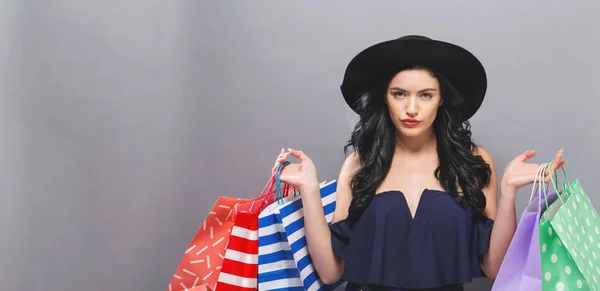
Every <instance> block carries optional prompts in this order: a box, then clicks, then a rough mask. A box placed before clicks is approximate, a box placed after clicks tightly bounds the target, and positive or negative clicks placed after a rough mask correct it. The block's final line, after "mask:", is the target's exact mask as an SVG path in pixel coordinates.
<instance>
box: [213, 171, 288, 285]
mask: <svg viewBox="0 0 600 291" xmlns="http://www.w3.org/2000/svg"><path fill="white" fill-rule="evenodd" d="M275 180H276V175H273V176H272V177H271V179H270V185H271V186H270V188H269V190H268V191H267V192H266V193H265V191H264V190H263V193H264V194H262V195H261V197H260V199H256V200H253V201H252V202H244V203H239V204H237V205H236V207H235V209H234V215H233V216H234V218H233V228H232V229H231V236H230V237H229V242H228V243H227V247H226V250H225V258H224V259H223V266H222V269H221V272H220V273H219V278H218V279H217V284H216V286H215V291H216V290H219V291H230V290H243V291H253V290H257V287H258V284H257V277H258V215H259V214H260V212H261V211H262V210H264V209H265V208H266V207H267V206H268V205H269V204H271V203H273V201H275V200H276V196H275V195H273V193H272V192H273V187H274V186H275V182H276V181H275ZM265 188H266V187H265ZM289 189H290V187H287V188H286V193H287V192H289V191H288V190H289Z"/></svg>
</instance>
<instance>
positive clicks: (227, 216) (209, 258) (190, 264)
mask: <svg viewBox="0 0 600 291" xmlns="http://www.w3.org/2000/svg"><path fill="white" fill-rule="evenodd" d="M274 183H275V177H271V179H270V180H269V182H268V183H267V185H266V186H265V188H264V189H263V192H262V193H261V195H260V196H259V197H256V198H254V199H250V200H249V199H240V198H233V197H219V198H218V199H217V202H216V203H215V204H214V206H213V208H212V210H211V211H210V213H209V215H208V216H207V218H206V220H205V221H204V223H202V225H201V226H200V229H199V230H198V231H197V232H196V235H195V236H194V238H193V239H192V241H191V242H190V244H189V246H188V248H187V249H186V251H185V253H184V255H183V258H182V259H181V261H180V263H179V266H178V267H177V269H176V271H175V274H174V275H173V278H171V282H169V285H168V286H167V290H168V291H182V290H196V289H194V288H208V289H209V291H211V290H215V284H216V283H217V280H218V278H219V275H220V273H221V268H222V264H223V259H224V258H225V249H226V246H227V245H228V242H229V239H230V235H231V232H232V228H233V223H234V216H235V214H236V212H235V211H234V209H236V207H237V206H238V205H240V204H243V205H244V206H242V207H241V208H239V210H241V211H242V212H243V211H247V210H249V209H251V208H254V207H255V205H256V207H261V206H262V205H264V204H266V203H269V201H273V199H274V198H273V197H272V195H271V193H272V189H273V185H274ZM265 189H268V191H265ZM238 212H239V211H238ZM200 290H201V289H200Z"/></svg>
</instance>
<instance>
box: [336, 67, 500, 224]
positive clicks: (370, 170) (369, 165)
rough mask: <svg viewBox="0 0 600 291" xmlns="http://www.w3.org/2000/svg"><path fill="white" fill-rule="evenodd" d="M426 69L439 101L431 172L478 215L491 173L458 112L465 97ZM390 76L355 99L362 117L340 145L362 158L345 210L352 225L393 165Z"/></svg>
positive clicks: (437, 75)
mask: <svg viewBox="0 0 600 291" xmlns="http://www.w3.org/2000/svg"><path fill="white" fill-rule="evenodd" d="M413 68H418V67H413ZM407 69H411V68H407ZM429 71H430V72H431V73H432V74H433V75H434V76H435V77H436V78H437V79H438V81H439V84H440V93H441V97H442V100H443V103H442V105H441V106H440V107H439V109H438V112H437V116H436V119H435V120H434V122H433V128H434V134H435V136H436V140H437V154H438V161H439V165H438V167H437V168H436V170H435V172H434V175H435V177H436V178H437V179H438V180H439V182H440V185H441V186H442V187H443V188H444V190H445V191H446V192H448V194H450V195H451V196H452V197H454V198H455V199H456V200H457V201H460V200H462V199H464V200H466V201H467V203H468V204H469V205H470V206H471V207H472V208H473V209H474V210H475V213H476V214H482V213H483V210H484V209H485V205H486V199H485V195H484V194H483V192H482V189H483V188H484V187H485V186H487V185H488V184H489V181H490V176H491V173H492V171H491V168H490V165H488V164H487V163H486V162H485V160H483V158H482V157H481V156H479V155H475V154H474V153H473V150H474V149H475V147H476V145H475V143H474V142H473V140H472V138H471V127H470V124H469V122H468V121H462V120H463V118H462V116H461V113H460V111H459V110H458V108H460V106H465V105H468V104H465V105H463V104H462V103H463V102H464V99H463V98H462V97H461V96H460V93H459V92H458V91H457V90H456V89H455V88H454V87H453V86H452V84H451V83H450V82H448V81H447V80H446V79H445V78H444V77H443V76H441V75H439V74H436V73H435V72H432V71H431V70H429ZM394 76H395V74H393V75H392V76H390V77H389V78H387V79H385V80H382V81H381V82H380V83H379V84H377V85H376V86H375V87H374V88H373V89H372V90H371V91H370V92H367V93H365V94H364V95H363V96H361V98H359V100H358V101H357V102H358V103H357V112H358V114H359V117H360V118H359V121H358V122H357V124H356V126H355V127H354V131H353V132H352V135H351V137H350V140H349V141H348V143H347V144H346V146H345V147H344V151H345V153H346V154H348V150H349V148H352V149H354V151H356V152H357V153H358V155H359V158H360V168H359V169H358V171H356V173H355V174H354V175H353V176H352V180H351V189H352V202H351V203H350V208H349V210H348V221H349V223H350V225H353V224H354V223H356V221H357V220H358V219H359V218H360V216H361V215H362V213H363V212H364V211H365V209H367V207H368V206H369V204H370V203H371V200H372V199H373V197H375V194H376V193H375V191H376V190H377V188H378V187H379V185H381V183H382V182H383V180H384V179H385V177H386V176H387V174H388V172H389V170H390V166H391V164H392V157H393V156H394V151H395V148H396V127H395V126H394V124H393V123H392V120H391V118H390V115H389V111H388V108H387V105H386V102H385V99H386V94H387V90H388V86H389V83H390V82H391V80H392V78H393V77H394ZM458 186H460V189H462V197H461V195H460V194H459V193H458Z"/></svg>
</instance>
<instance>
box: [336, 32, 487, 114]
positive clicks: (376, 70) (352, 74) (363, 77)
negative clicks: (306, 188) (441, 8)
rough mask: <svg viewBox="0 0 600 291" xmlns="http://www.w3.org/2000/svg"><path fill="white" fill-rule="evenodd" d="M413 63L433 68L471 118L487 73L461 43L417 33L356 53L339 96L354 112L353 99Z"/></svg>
mask: <svg viewBox="0 0 600 291" xmlns="http://www.w3.org/2000/svg"><path fill="white" fill-rule="evenodd" d="M413 66H422V67H425V68H428V69H430V70H432V71H433V72H434V73H436V74H438V75H441V76H442V77H443V78H445V79H446V80H447V81H448V82H449V83H450V84H451V85H452V86H453V87H454V88H455V89H456V90H457V91H458V93H459V94H460V96H461V97H462V98H463V100H459V102H458V104H460V105H459V106H460V107H459V111H460V113H461V117H462V119H463V120H467V119H469V118H471V117H472V116H473V115H474V114H475V112H477V110H478V109H479V107H481V104H482V103H483V98H484V97H485V92H486V90H487V76H486V73H485V69H484V67H483V65H482V64H481V62H479V60H478V59H477V58H476V57H475V56H474V55H473V54H472V53H470V52H469V51H467V50H466V49H464V48H462V47H460V46H457V45H455V44H451V43H448V42H443V41H439V40H433V39H430V38H427V37H424V36H419V35H409V36H403V37H401V38H398V39H395V40H390V41H385V42H382V43H378V44H375V45H373V46H371V47H369V48H367V49H365V50H363V51H362V52H360V53H359V54H358V55H356V56H355V57H354V58H353V59H352V60H351V61H350V63H349V64H348V67H347V68H346V72H345V74H344V79H343V82H342V85H341V89H342V95H343V96H344V99H346V103H348V105H349V106H350V107H351V108H352V110H354V111H355V112H356V111H357V110H356V101H357V100H358V99H359V98H360V97H361V96H362V95H363V94H365V93H367V92H369V91H371V89H373V87H374V86H375V85H376V84H377V83H379V82H381V81H382V80H384V79H385V78H391V77H392V76H393V75H395V74H396V73H398V72H399V71H401V70H402V69H405V68H409V67H413ZM442 94H443V92H442ZM443 98H444V96H443Z"/></svg>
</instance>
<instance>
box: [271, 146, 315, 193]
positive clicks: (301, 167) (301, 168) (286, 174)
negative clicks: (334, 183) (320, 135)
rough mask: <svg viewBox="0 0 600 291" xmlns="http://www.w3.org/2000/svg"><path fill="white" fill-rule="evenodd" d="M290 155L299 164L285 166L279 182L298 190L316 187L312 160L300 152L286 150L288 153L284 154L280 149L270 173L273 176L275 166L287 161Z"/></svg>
mask: <svg viewBox="0 0 600 291" xmlns="http://www.w3.org/2000/svg"><path fill="white" fill-rule="evenodd" d="M290 155H291V156H293V157H295V158H297V159H299V160H300V163H299V164H293V163H292V164H289V165H287V166H285V168H283V171H281V177H280V178H281V181H282V182H284V183H286V184H288V185H291V186H294V187H297V188H300V189H302V188H304V187H306V186H310V185H313V184H316V185H318V184H319V182H318V179H317V169H316V168H315V165H314V164H313V162H312V160H311V159H310V158H309V157H308V156H307V155H306V154H304V153H303V152H302V151H297V150H294V149H288V152H285V151H284V150H283V149H282V150H281V153H280V154H279V156H278V157H277V160H276V161H275V166H274V167H273V169H272V170H271V173H272V174H273V175H274V174H275V171H276V170H277V166H278V165H279V164H281V163H283V162H285V161H287V159H288V157H289V156H290Z"/></svg>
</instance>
